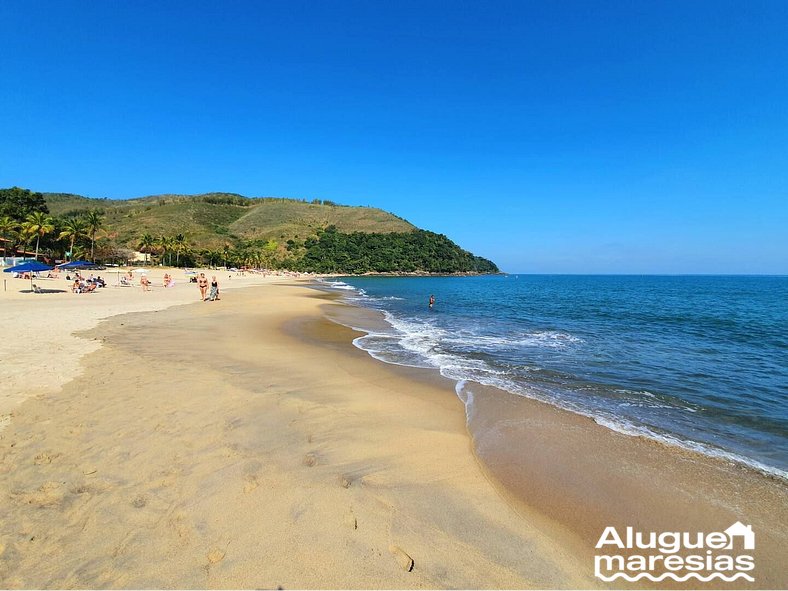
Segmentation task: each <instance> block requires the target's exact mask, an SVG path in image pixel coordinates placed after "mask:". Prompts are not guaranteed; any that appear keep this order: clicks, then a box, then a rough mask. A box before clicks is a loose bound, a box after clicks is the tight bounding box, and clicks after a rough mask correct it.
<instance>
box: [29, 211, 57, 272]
mask: <svg viewBox="0 0 788 591" xmlns="http://www.w3.org/2000/svg"><path fill="white" fill-rule="evenodd" d="M24 225H25V226H26V227H27V231H28V232H29V233H30V236H31V238H32V237H33V236H35V237H36V256H35V258H36V260H38V245H39V244H40V243H41V237H42V236H46V235H47V234H49V233H50V232H54V231H55V223H54V220H52V218H51V217H49V216H48V215H47V214H45V213H44V212H43V211H34V212H33V213H31V214H28V216H27V218H26V220H25V224H24Z"/></svg>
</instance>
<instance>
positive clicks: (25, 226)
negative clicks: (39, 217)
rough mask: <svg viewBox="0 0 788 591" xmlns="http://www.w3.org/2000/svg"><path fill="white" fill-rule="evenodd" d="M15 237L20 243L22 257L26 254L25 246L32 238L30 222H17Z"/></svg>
mask: <svg viewBox="0 0 788 591" xmlns="http://www.w3.org/2000/svg"><path fill="white" fill-rule="evenodd" d="M16 239H17V241H18V243H19V244H21V245H22V257H23V258H24V257H25V256H26V255H27V247H28V246H29V245H30V241H31V240H32V239H33V232H31V231H30V223H29V222H24V223H22V224H19V229H18V230H17V231H16Z"/></svg>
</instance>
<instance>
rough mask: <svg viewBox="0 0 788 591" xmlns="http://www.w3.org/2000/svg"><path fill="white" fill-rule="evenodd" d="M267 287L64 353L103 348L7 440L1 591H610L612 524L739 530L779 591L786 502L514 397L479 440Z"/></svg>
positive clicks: (777, 494) (307, 302) (441, 385)
mask: <svg viewBox="0 0 788 591" xmlns="http://www.w3.org/2000/svg"><path fill="white" fill-rule="evenodd" d="M271 283H274V282H271ZM276 283H277V284H276V285H261V286H256V287H253V288H252V287H250V288H249V289H244V290H235V291H234V292H233V293H232V294H230V295H228V297H227V298H226V299H225V298H223V301H222V302H221V303H220V304H216V305H213V304H212V305H209V306H202V305H197V304H198V303H199V302H197V303H195V304H194V305H193V306H178V307H170V308H169V309H167V310H165V311H162V312H161V313H159V312H158V311H147V312H135V313H129V314H123V315H120V316H114V317H112V318H109V319H106V320H104V321H102V322H101V323H100V324H98V326H97V327H94V328H92V329H90V330H89V331H88V332H87V334H83V335H82V336H81V337H73V338H74V339H75V340H77V341H78V342H80V343H83V344H87V343H92V342H93V341H91V340H89V339H91V338H93V339H98V341H96V345H91V346H95V347H98V349H97V350H94V351H93V352H91V353H90V354H86V355H84V356H83V357H82V358H81V362H80V365H81V366H83V367H84V371H83V373H82V374H79V377H78V378H77V379H75V380H73V381H71V382H69V383H68V384H66V386H64V387H63V389H62V390H61V391H60V392H52V391H50V392H48V393H46V392H41V393H38V394H36V395H31V396H29V397H28V399H27V400H26V401H25V402H22V403H20V404H19V405H18V407H17V409H16V411H15V412H14V415H15V416H14V420H13V421H12V422H11V424H10V425H9V427H8V428H7V430H6V431H5V432H3V431H0V449H2V456H0V458H1V461H0V489H2V490H0V492H2V494H3V495H4V496H5V498H8V499H10V505H9V513H10V515H9V518H8V520H7V521H5V522H4V523H3V525H2V526H1V527H2V530H1V531H0V586H5V587H62V586H78V587H79V586H87V587H156V586H159V587H182V588H183V587H194V588H199V587H209V586H210V587H215V586H231V587H273V586H276V585H280V584H281V585H283V586H285V587H302V588H305V587H324V588H325V587H329V588H331V587H353V588H359V587H367V588H369V587H378V588H380V587H384V588H414V587H424V586H426V587H433V588H444V587H465V588H468V587H477V588H501V587H509V588H514V587H516V588H590V587H600V586H613V587H615V586H621V585H615V584H607V585H603V584H602V583H601V582H600V581H598V580H595V579H594V578H593V558H592V556H591V552H590V551H591V549H592V547H593V543H594V541H595V538H596V537H598V535H599V533H600V530H599V527H600V525H601V524H602V523H606V520H608V519H610V520H612V521H613V524H615V525H619V524H621V525H624V524H627V525H641V524H642V525H643V526H646V527H647V526H649V525H655V526H664V527H671V526H673V525H674V524H676V523H678V524H679V525H680V527H681V528H682V529H683V528H685V527H686V526H692V527H695V526H698V527H701V528H703V527H706V526H707V525H713V526H715V527H716V524H717V523H721V524H723V525H724V526H727V525H730V522H729V521H726V520H727V519H728V518H729V517H730V516H731V515H732V514H734V513H735V511H736V510H738V509H741V508H744V509H746V510H747V512H750V513H751V514H752V512H753V511H755V513H757V515H758V519H756V520H755V523H756V526H755V527H756V528H757V531H758V535H759V538H758V539H759V546H758V551H759V554H758V555H757V556H756V564H757V569H756V573H757V574H758V577H757V578H756V583H755V584H754V585H750V586H748V588H764V587H774V588H779V587H784V586H785V584H786V581H785V575H784V573H783V569H780V564H781V563H780V562H779V558H780V555H779V551H780V549H781V548H784V547H785V544H786V538H785V534H784V533H782V532H780V531H777V532H771V533H770V532H768V531H767V532H766V533H763V532H764V531H765V529H766V530H768V529H770V528H771V529H773V528H775V527H777V528H779V525H780V524H781V523H785V518H786V515H785V513H786V510H788V502H786V496H785V489H784V487H775V486H774V483H764V482H763V481H761V480H758V482H757V483H755V484H753V483H752V482H751V481H750V479H751V475H748V474H743V473H741V472H737V471H736V470H732V471H725V470H720V467H719V466H717V465H712V466H708V465H704V464H703V463H702V462H701V463H699V462H698V461H697V458H696V457H685V458H680V459H677V458H676V457H673V456H672V455H671V454H669V453H668V454H666V453H664V452H665V451H666V449H658V448H657V447H654V446H651V447H649V446H643V445H640V444H638V445H632V442H631V441H630V440H632V439H633V438H632V437H628V436H627V437H625V436H623V435H616V434H615V433H613V432H610V431H608V430H607V429H606V428H604V427H601V426H599V425H597V424H595V423H593V422H592V421H591V420H590V419H587V418H584V417H579V416H578V415H574V416H573V417H570V416H568V415H569V414H571V413H569V412H568V411H560V410H559V409H555V408H554V407H550V406H549V405H546V404H545V403H540V402H538V401H532V400H528V399H519V400H513V399H512V398H511V395H510V397H509V398H507V397H506V396H501V392H503V391H495V392H491V391H482V390H479V391H474V395H475V398H476V405H477V406H476V408H477V409H480V412H476V413H475V415H476V416H475V417H471V421H470V426H469V422H468V417H467V416H466V412H465V407H464V405H463V403H462V401H461V400H460V398H459V397H458V395H457V393H456V392H455V390H454V388H453V383H452V382H450V380H447V379H446V378H443V377H441V376H439V375H438V374H437V372H435V371H434V370H430V369H415V368H404V367H401V366H393V365H391V364H386V363H382V362H380V361H378V360H376V359H374V358H372V357H371V356H370V355H368V354H367V353H366V352H365V351H363V350H361V349H359V348H357V347H354V346H353V345H352V341H353V338H354V336H357V335H358V334H359V333H358V332H357V331H353V330H352V329H350V328H347V327H346V326H342V325H340V324H337V322H336V315H337V314H346V315H348V316H349V317H350V318H358V315H359V314H361V315H363V314H364V313H365V311H364V309H363V308H358V307H355V306H349V305H347V304H345V303H338V302H336V301H332V300H331V298H330V297H328V296H326V295H325V292H320V291H317V290H315V289H312V288H310V287H308V286H306V285H298V284H296V285H293V283H294V282H293V281H292V280H290V279H289V278H285V281H282V282H276ZM195 289H196V288H195ZM138 295H139V296H140V297H142V294H138ZM192 295H194V294H192ZM74 297H77V298H79V297H84V296H74ZM87 297H89V296H87ZM127 303H128V302H127ZM332 316H333V317H334V319H333V320H332V319H330V318H331V317H332ZM369 320H370V319H369V318H367V319H366V321H369ZM86 337H87V340H86ZM518 398H519V397H518ZM482 407H483V408H482ZM513 419H516V420H513ZM471 438H473V443H472V442H471ZM502 439H503V440H505V441H509V442H511V441H519V442H520V443H521V445H519V446H514V447H509V448H506V447H504V448H502V447H501V446H500V445H499V444H500V441H501V440H502ZM660 447H662V448H664V447H665V446H660ZM655 450H656V451H658V452H660V453H655ZM667 451H670V450H667ZM712 464H713V462H712ZM673 468H676V469H680V470H678V473H677V474H672V472H671V469H673ZM657 476H658V477H659V479H660V480H661V482H655V477H657ZM721 486H722V487H723V488H724V487H729V488H732V490H730V491H728V492H726V491H724V490H723V491H721V490H720V487H721ZM753 492H756V493H758V495H756V496H753V494H752V493H753ZM643 499H647V500H648V502H643V501H642V500H643ZM750 499H753V500H752V502H751V503H750V504H749V505H747V503H746V501H748V500H750ZM622 502H623V504H622ZM698 512H700V513H702V514H701V515H697V513H698ZM124 520H126V521H128V523H129V524H130V525H129V526H128V527H124V526H123V522H124ZM769 540H771V541H772V544H771V545H770V544H769ZM108 548H109V549H108ZM392 548H393V550H392ZM402 554H406V555H407V556H409V557H410V558H411V559H412V560H413V561H414V563H415V566H414V567H413V568H412V570H407V569H404V568H403V567H402V565H401V563H400V561H401V560H403V559H402ZM50 559H51V560H50ZM42 561H43V562H42ZM58 561H61V562H62V564H61V563H60V562H58ZM698 586H699V585H698V584H694V583H693V584H691V585H684V587H698ZM660 587H670V588H681V587H682V586H681V585H666V584H664V583H663V584H661V585H660ZM704 587H705V588H711V587H713V588H720V587H724V588H730V587H736V588H742V585H741V584H737V585H721V584H719V583H717V584H707V585H704Z"/></svg>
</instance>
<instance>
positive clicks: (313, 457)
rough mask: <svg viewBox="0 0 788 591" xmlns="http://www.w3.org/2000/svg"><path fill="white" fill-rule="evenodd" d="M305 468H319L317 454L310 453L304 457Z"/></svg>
mask: <svg viewBox="0 0 788 591" xmlns="http://www.w3.org/2000/svg"><path fill="white" fill-rule="evenodd" d="M302 463H303V464H304V466H308V467H309V468H313V467H314V466H317V454H316V453H315V452H313V451H311V452H309V453H308V454H306V455H305V456H304V460H303V462H302Z"/></svg>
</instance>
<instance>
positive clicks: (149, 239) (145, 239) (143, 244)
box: [137, 234, 156, 263]
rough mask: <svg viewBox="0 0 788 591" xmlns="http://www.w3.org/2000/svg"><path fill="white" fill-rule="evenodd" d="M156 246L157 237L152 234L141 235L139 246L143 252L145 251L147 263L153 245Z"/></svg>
mask: <svg viewBox="0 0 788 591" xmlns="http://www.w3.org/2000/svg"><path fill="white" fill-rule="evenodd" d="M154 246H156V239H155V238H154V237H153V236H152V235H150V234H143V235H142V236H141V237H140V241H139V244H138V245H137V248H139V249H140V250H141V251H142V252H144V253H145V262H146V263H147V262H148V260H147V257H148V256H149V255H150V253H151V250H153V247H154Z"/></svg>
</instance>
